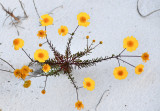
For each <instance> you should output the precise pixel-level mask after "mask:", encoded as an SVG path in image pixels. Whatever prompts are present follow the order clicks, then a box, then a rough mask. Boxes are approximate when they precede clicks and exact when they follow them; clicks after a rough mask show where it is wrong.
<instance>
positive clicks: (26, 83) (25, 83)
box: [23, 80, 31, 88]
mask: <svg viewBox="0 0 160 111" xmlns="http://www.w3.org/2000/svg"><path fill="white" fill-rule="evenodd" d="M30 86H31V80H27V81H25V82H24V84H23V87H24V88H29V87H30Z"/></svg>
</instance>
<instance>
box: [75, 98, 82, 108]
mask: <svg viewBox="0 0 160 111" xmlns="http://www.w3.org/2000/svg"><path fill="white" fill-rule="evenodd" d="M75 107H76V108H77V110H81V109H83V108H84V105H83V104H82V101H79V100H78V101H77V102H76V103H75Z"/></svg>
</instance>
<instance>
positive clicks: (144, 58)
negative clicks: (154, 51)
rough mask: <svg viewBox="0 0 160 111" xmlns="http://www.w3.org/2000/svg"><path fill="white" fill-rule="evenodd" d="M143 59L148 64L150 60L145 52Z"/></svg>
mask: <svg viewBox="0 0 160 111" xmlns="http://www.w3.org/2000/svg"><path fill="white" fill-rule="evenodd" d="M141 58H142V60H143V61H144V62H147V61H148V60H149V54H148V53H147V52H145V53H143V54H142V56H141Z"/></svg>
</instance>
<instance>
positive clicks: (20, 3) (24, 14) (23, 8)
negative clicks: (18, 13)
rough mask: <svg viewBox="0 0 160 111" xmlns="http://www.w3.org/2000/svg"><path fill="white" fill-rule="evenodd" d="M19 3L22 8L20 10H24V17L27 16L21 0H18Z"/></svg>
mask: <svg viewBox="0 0 160 111" xmlns="http://www.w3.org/2000/svg"><path fill="white" fill-rule="evenodd" d="M19 3H20V5H21V8H22V10H23V12H24V15H25V18H28V16H27V14H26V11H25V10H24V7H23V4H22V1H20V0H19Z"/></svg>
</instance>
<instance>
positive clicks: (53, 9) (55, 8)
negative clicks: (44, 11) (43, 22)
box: [48, 5, 63, 14]
mask: <svg viewBox="0 0 160 111" xmlns="http://www.w3.org/2000/svg"><path fill="white" fill-rule="evenodd" d="M58 8H63V5H61V6H58V7H56V8H54V9H52V10H51V11H50V12H49V13H48V14H53V13H52V12H53V11H54V10H56V9H58Z"/></svg>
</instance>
